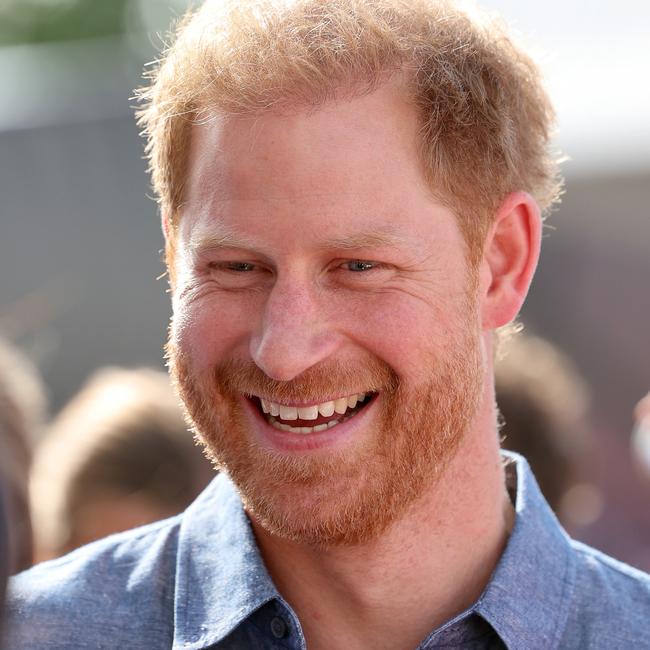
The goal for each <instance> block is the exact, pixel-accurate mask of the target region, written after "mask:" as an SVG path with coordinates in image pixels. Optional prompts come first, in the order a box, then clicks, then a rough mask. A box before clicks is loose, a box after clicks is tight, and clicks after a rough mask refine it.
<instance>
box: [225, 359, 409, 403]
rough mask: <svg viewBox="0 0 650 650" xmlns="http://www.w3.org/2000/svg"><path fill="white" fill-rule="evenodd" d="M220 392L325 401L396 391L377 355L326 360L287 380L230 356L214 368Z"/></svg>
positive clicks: (389, 372)
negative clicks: (363, 359)
mask: <svg viewBox="0 0 650 650" xmlns="http://www.w3.org/2000/svg"><path fill="white" fill-rule="evenodd" d="M214 380H215V382H216V384H217V386H218V388H219V390H220V392H222V393H230V394H233V395H234V394H237V393H243V394H245V395H248V396H253V395H255V396H260V397H265V398H266V399H269V400H271V401H274V402H279V403H296V402H324V401H326V400H329V399H332V398H333V397H337V396H344V395H352V394H354V393H377V392H380V391H382V392H395V391H396V390H397V388H398V386H399V381H398V378H397V375H396V374H395V372H394V371H393V370H392V369H391V368H390V367H389V366H388V365H387V364H385V363H383V362H381V361H379V360H378V359H369V360H367V361H366V362H363V363H350V362H343V361H340V362H336V361H328V362H324V363H322V364H319V365H317V366H313V367H312V368H308V369H307V370H305V371H304V372H303V373H301V374H300V375H299V376H297V377H295V378H294V379H291V380H288V381H279V380H276V379H272V378H271V377H269V376H268V375H266V374H265V373H264V372H263V371H262V370H261V369H260V368H259V367H258V366H257V365H255V363H254V362H253V361H246V360H237V359H230V360H228V361H225V362H223V363H221V364H219V365H218V366H216V367H215V368H214Z"/></svg>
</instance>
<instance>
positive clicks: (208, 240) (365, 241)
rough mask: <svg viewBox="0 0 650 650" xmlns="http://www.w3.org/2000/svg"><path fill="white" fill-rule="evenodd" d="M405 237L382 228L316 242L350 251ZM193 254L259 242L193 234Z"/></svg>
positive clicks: (249, 246)
mask: <svg viewBox="0 0 650 650" xmlns="http://www.w3.org/2000/svg"><path fill="white" fill-rule="evenodd" d="M405 241H406V238H405V237H404V236H403V235H402V234H401V233H399V232H398V231H397V230H396V229H383V230H377V231H374V232H359V233H353V234H350V235H344V236H341V237H334V238H330V239H326V240H325V241H323V242H320V243H318V244H317V246H316V248H318V249H319V250H341V251H352V250H357V249H364V248H387V247H388V248H390V247H396V246H399V245H400V244H404V243H405ZM189 248H190V250H191V251H192V253H193V254H197V253H199V252H205V251H210V250H219V249H224V248H231V249H244V250H257V249H258V248H259V242H256V241H253V240H252V239H249V238H246V237H240V236H237V235H235V234H234V233H232V232H230V231H227V230H224V231H223V232H220V233H210V234H198V235H196V234H195V235H193V236H192V237H191V239H190V246H189Z"/></svg>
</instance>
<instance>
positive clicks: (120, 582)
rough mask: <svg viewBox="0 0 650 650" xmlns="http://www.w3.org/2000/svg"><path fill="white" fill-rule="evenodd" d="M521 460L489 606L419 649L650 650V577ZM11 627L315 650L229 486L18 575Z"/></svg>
mask: <svg viewBox="0 0 650 650" xmlns="http://www.w3.org/2000/svg"><path fill="white" fill-rule="evenodd" d="M512 458H514V462H513V463H511V464H510V465H509V467H508V470H507V471H508V475H509V481H510V482H511V484H512V485H511V494H513V497H514V499H515V509H516V519H515V524H514V528H513V531H512V534H511V536H510V539H509V541H508V544H507V547H506V550H505V552H504V554H503V556H502V557H501V560H500V561H499V564H498V566H497V568H496V569H495V571H494V574H493V575H492V578H491V579H490V582H489V584H488V585H487V587H486V588H485V591H484V592H483V594H482V595H481V597H480V598H479V599H478V600H477V601H476V603H474V605H473V606H472V607H471V608H470V609H468V610H467V611H466V612H464V613H462V614H460V615H459V616H457V617H456V618H455V619H454V620H452V621H449V622H448V623H446V624H445V625H443V626H442V627H440V628H438V629H437V630H433V631H432V632H431V634H430V635H429V636H428V637H427V638H426V639H425V640H424V641H423V642H422V643H421V644H420V646H419V647H420V649H422V650H424V649H427V650H429V649H431V648H442V647H444V648H463V649H470V650H471V649H473V650H479V649H484V648H507V649H508V650H553V649H555V648H561V649H563V650H573V649H575V650H578V649H580V650H584V649H586V648H588V649H602V650H615V649H618V648H620V649H625V650H629V649H631V648H634V649H635V650H638V649H641V648H650V576H648V575H646V574H644V573H642V572H640V571H637V570H635V569H632V568H631V567H629V566H626V565H624V564H621V563H620V562H617V561H616V560H613V559H611V558H609V557H607V556H605V555H603V554H602V553H599V552H598V551H596V550H594V549H591V548H589V547H587V546H584V545H583V544H580V543H578V542H575V541H572V540H571V539H570V538H569V537H568V536H567V535H566V533H565V532H564V531H563V530H562V528H561V527H560V525H559V524H558V522H557V520H556V519H555V517H554V515H553V513H552V512H551V510H550V509H549V507H548V505H547V504H546V502H545V501H544V499H543V497H542V495H541V494H540V492H539V488H538V487H537V484H536V482H535V479H534V478H533V476H532V474H531V472H530V469H529V467H528V464H527V463H526V461H525V460H524V459H522V458H521V457H518V456H512ZM515 494H516V496H515ZM287 569H288V570H290V569H291V567H287ZM431 579H432V580H435V576H431ZM8 619H9V620H8V627H9V632H8V639H7V641H6V643H7V648H10V649H11V650H34V649H36V648H38V649H39V650H46V649H55V648H56V649H57V650H59V649H66V650H68V649H79V650H81V649H82V648H83V649H85V648H88V649H90V648H92V649H93V650H94V649H103V648H105V649H109V648H120V649H122V650H127V649H128V650H145V649H146V650H152V649H156V650H161V649H163V648H173V649H174V650H181V648H182V649H185V650H207V649H208V648H212V649H213V650H217V649H218V650H234V649H238V650H244V649H245V650H249V649H250V650H257V649H262V648H264V649H283V650H298V649H304V648H305V647H306V645H305V639H304V637H303V634H302V631H301V628H300V622H299V621H298V619H297V617H296V615H295V614H294V612H293V611H292V609H291V607H290V606H289V605H288V604H287V603H286V601H285V600H283V598H282V596H281V595H280V594H279V593H278V591H277V589H276V588H275V586H274V584H273V582H272V580H271V578H270V577H269V574H268V573H267V570H266V568H265V566H264V563H263V561H262V558H261V557H260V554H259V551H258V549H257V546H256V544H255V539H254V536H253V534H252V531H251V528H250V525H249V521H248V519H247V517H246V515H245V513H244V511H243V508H242V504H241V501H240V499H239V496H238V495H237V492H236V491H235V488H234V487H233V485H232V483H231V482H230V481H229V480H228V478H227V477H226V476H224V475H222V476H219V477H217V478H216V479H215V480H214V481H213V482H212V483H211V485H210V486H209V487H208V488H207V489H206V490H205V492H203V494H202V495H201V496H199V498H198V499H197V500H196V501H195V502H194V503H193V504H192V505H191V506H190V507H189V508H188V509H187V510H186V511H185V512H184V513H183V514H182V515H179V516H177V517H175V518H173V519H168V520H165V521H162V522H159V523H156V524H153V525H150V526H146V527H143V528H139V529H136V530H133V531H129V532H126V533H121V534H118V535H114V536H112V537H109V538H106V539H104V540H101V541H99V542H95V543H93V544H90V545H88V546H86V547H83V548H81V549H79V550H77V551H75V552H73V553H71V554H69V555H68V556H66V557H64V558H61V559H58V560H54V561H52V562H47V563H44V564H41V565H39V566H37V567H35V568H33V569H31V570H29V571H26V572H24V573H22V574H20V575H18V576H17V577H15V578H14V579H13V580H12V584H11V588H10V592H9V602H8Z"/></svg>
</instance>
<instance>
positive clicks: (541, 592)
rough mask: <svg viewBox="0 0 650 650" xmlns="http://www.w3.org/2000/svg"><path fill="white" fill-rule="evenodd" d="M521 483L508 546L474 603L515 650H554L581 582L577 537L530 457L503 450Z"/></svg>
mask: <svg viewBox="0 0 650 650" xmlns="http://www.w3.org/2000/svg"><path fill="white" fill-rule="evenodd" d="M503 455H504V458H505V459H506V462H507V463H508V464H507V466H506V474H507V477H508V482H509V483H510V484H511V485H512V484H513V483H514V484H516V499H515V512H516V517H515V523H514V526H513V529H512V533H511V534H510V539H509V540H508V544H507V546H506V549H505V551H504V553H503V555H502V556H501V559H500V560H499V563H498V565H497V568H496V569H495V571H494V573H493V575H492V578H491V580H490V582H489V584H488V586H487V587H486V589H485V591H484V592H483V595H482V596H481V598H480V599H479V601H478V602H477V604H476V606H475V607H474V608H473V609H474V611H475V612H476V613H478V614H480V615H481V616H482V617H483V618H485V619H486V620H487V621H488V622H489V623H490V624H491V625H492V627H494V629H495V630H496V631H497V633H498V634H499V636H500V637H501V639H502V640H503V641H504V643H505V644H506V646H507V647H508V649H509V650H520V649H521V650H524V649H525V650H552V649H553V648H556V647H557V645H558V643H559V640H560V638H561V636H562V633H563V630H564V627H565V625H566V621H567V616H568V613H569V602H570V600H571V598H572V594H573V585H574V581H575V573H576V567H575V561H574V557H573V550H572V546H571V540H570V538H569V537H568V535H567V534H566V533H565V532H564V530H563V529H562V527H561V526H560V524H559V522H558V520H557V519H556V517H555V515H554V514H553V512H552V511H551V509H550V507H549V506H548V504H547V503H546V500H545V499H544V497H543V496H542V493H541V491H540V489H539V486H538V485H537V481H536V480H535V478H534V476H533V474H532V472H531V470H530V467H529V466H528V463H527V462H526V460H525V459H524V458H523V457H521V456H519V455H517V454H513V453H510V452H506V453H504V454H503Z"/></svg>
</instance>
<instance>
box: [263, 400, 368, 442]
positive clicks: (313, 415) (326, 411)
mask: <svg viewBox="0 0 650 650" xmlns="http://www.w3.org/2000/svg"><path fill="white" fill-rule="evenodd" d="M365 398H366V393H356V394H354V395H348V396H347V397H339V398H338V399H336V400H331V401H329V402H323V403H322V404H314V405H312V406H300V407H298V406H285V405H284V404H278V403H276V402H271V401H270V400H268V399H261V398H260V402H261V405H262V411H263V412H264V413H266V414H268V415H270V416H272V417H274V418H277V417H279V418H280V419H281V420H284V421H285V422H287V421H291V420H298V419H300V420H316V419H317V418H318V416H319V415H322V416H323V417H326V418H329V417H332V416H333V415H334V414H335V413H336V414H337V415H345V413H346V412H347V410H348V409H353V408H354V407H355V406H356V405H357V404H358V403H359V402H363V401H364V400H365ZM339 421H340V420H332V421H331V422H329V423H328V424H322V425H319V427H316V428H314V427H291V430H292V431H293V430H294V429H295V430H296V431H293V432H294V433H311V432H312V431H323V429H321V428H320V427H327V426H328V425H329V426H333V425H332V422H334V423H335V424H336V423H338V422H339ZM277 425H278V427H284V426H290V425H285V423H284V422H283V423H279V422H278V423H277ZM302 429H305V431H302ZM307 429H309V431H306V430H307ZM283 430H285V429H283ZM286 430H287V431H288V430H289V429H286Z"/></svg>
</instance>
